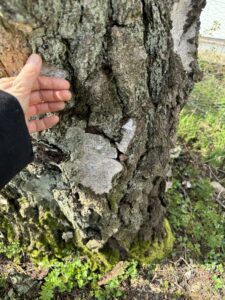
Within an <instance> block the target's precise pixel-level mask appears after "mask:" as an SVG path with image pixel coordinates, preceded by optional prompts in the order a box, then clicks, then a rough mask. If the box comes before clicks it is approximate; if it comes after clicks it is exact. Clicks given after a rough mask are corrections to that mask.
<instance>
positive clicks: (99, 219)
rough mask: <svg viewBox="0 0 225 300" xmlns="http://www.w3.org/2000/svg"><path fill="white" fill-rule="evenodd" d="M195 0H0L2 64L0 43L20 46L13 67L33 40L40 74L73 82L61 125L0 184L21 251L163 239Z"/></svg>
mask: <svg viewBox="0 0 225 300" xmlns="http://www.w3.org/2000/svg"><path fill="white" fill-rule="evenodd" d="M204 4H205V0H180V1H177V0H167V1H165V0H139V1H138V0H130V1H126V0H120V1H118V0H108V1H107V0H105V1H103V0H102V1H101V0H80V1H69V0H68V1H63V0H49V1H43V0H39V1H32V0H31V1H29V0H27V1H26V0H8V1H6V0H3V1H2V2H1V4H0V12H1V15H2V17H1V21H0V22H1V31H0V32H1V36H4V33H8V34H11V35H12V36H14V42H13V43H12V41H11V37H10V36H9V35H7V37H6V36H5V38H3V39H2V38H1V42H0V61H1V64H2V66H4V67H2V68H1V71H2V73H3V74H4V73H5V75H11V74H12V72H13V68H12V65H13V64H8V63H7V60H6V57H7V55H9V54H7V53H8V52H7V50H9V49H7V47H8V48H10V51H9V52H10V53H11V54H10V55H11V56H12V57H15V56H16V57H18V52H17V49H18V47H17V49H14V48H15V47H14V45H15V40H16V41H19V42H18V43H19V45H20V49H21V50H20V51H21V52H22V54H23V53H24V57H22V58H20V59H19V61H20V63H19V65H18V66H17V69H19V68H20V66H21V64H22V63H23V62H24V59H25V58H26V57H27V49H31V48H32V49H33V51H35V52H38V53H40V54H41V55H42V56H43V58H44V60H45V61H46V63H47V64H48V65H47V66H46V67H45V68H44V69H43V73H45V74H46V73H47V74H54V75H56V76H62V77H67V78H69V79H70V81H71V84H72V89H73V93H74V101H73V102H72V103H71V104H70V105H68V106H67V109H66V110H65V112H63V113H62V114H61V119H62V121H61V123H60V125H59V126H57V127H56V128H55V129H54V130H48V131H46V132H44V133H42V134H37V135H35V136H34V138H33V139H34V141H33V142H34V149H35V153H36V159H35V162H34V163H33V164H31V165H29V166H28V168H27V169H26V170H24V171H23V172H21V173H20V174H19V175H18V176H17V177H16V178H15V180H13V181H12V182H11V183H10V184H9V185H8V186H7V187H6V188H5V189H4V190H3V191H2V192H1V194H2V198H0V199H1V208H0V210H1V216H2V217H1V218H2V225H0V226H1V231H2V232H3V234H4V235H7V234H8V238H10V237H11V238H12V237H15V238H17V239H19V240H20V241H21V242H22V243H23V244H24V245H25V244H26V245H29V249H32V250H34V249H37V250H38V251H39V250H40V248H41V247H46V245H48V247H49V249H51V250H52V249H53V248H55V249H56V248H57V249H58V248H60V247H61V248H63V247H65V245H66V244H67V243H71V242H72V244H75V245H78V243H79V247H84V245H85V249H89V250H92V251H99V250H101V251H103V252H104V251H105V252H106V250H107V249H109V248H111V249H114V251H115V250H116V251H119V253H120V256H121V257H125V256H127V255H130V254H131V255H132V254H133V255H134V256H136V257H137V253H136V252H137V251H140V249H139V248H138V246H137V244H138V243H139V244H140V243H142V244H141V245H142V248H143V249H145V250H146V249H147V248H148V247H146V245H148V244H149V245H150V244H152V241H153V240H155V239H158V240H163V239H164V240H165V238H168V235H169V232H168V231H169V229H168V228H167V231H166V230H165V226H164V225H165V224H166V223H165V222H164V223H163V221H164V219H165V214H166V210H167V206H168V203H167V200H166V198H165V195H164V193H165V179H166V174H167V170H168V164H169V157H170V151H171V149H172V148H173V147H174V145H175V141H176V126H177V120H178V115H179V112H180V110H181V108H182V107H183V105H184V104H185V102H186V100H187V98H188V95H189V93H190V91H191V89H192V87H193V82H194V81H195V80H196V79H197V78H198V74H199V70H198V67H197V61H196V58H197V45H198V42H197V37H198V31H199V16H200V12H201V9H202V8H203V6H204ZM15 36H16V38H15ZM7 38H8V40H10V41H11V44H12V45H11V46H9V45H10V44H9V43H10V42H9V41H7V43H6V40H7ZM24 43H25V44H24ZM21 45H22V46H21ZM24 45H25V46H26V47H27V48H24V47H25V46H24ZM13 47H14V48H13ZM9 223H11V224H13V228H12V227H10V224H9ZM163 224H164V225H163ZM47 236H48V238H47ZM143 243H145V244H143ZM146 243H147V244H146ZM81 245H82V246H81ZM143 245H145V246H143ZM135 247H137V248H135ZM135 249H138V250H137V251H136V252H135ZM150 252H151V251H147V250H146V251H145V253H144V256H146V259H148V256H151V253H150ZM140 256H141V254H140Z"/></svg>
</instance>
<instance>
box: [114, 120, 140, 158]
mask: <svg viewBox="0 0 225 300" xmlns="http://www.w3.org/2000/svg"><path fill="white" fill-rule="evenodd" d="M135 131H136V122H135V120H134V119H129V120H128V122H127V123H126V124H124V125H123V127H122V134H123V137H122V139H121V141H120V142H119V143H116V145H117V148H118V150H119V151H120V152H122V153H126V152H127V149H128V147H129V145H130V143H131V141H132V139H133V137H134V135H135Z"/></svg>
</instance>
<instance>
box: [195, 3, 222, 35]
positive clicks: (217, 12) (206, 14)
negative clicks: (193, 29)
mask: <svg viewBox="0 0 225 300" xmlns="http://www.w3.org/2000/svg"><path fill="white" fill-rule="evenodd" d="M215 22H216V23H215ZM215 24H219V25H216V27H218V26H219V27H220V28H216V30H215V31H214V30H213V31H212V30H210V29H211V28H213V26H214V25H215ZM214 27H215V26H214ZM201 34H202V35H203V36H209V37H214V38H220V39H225V0H207V5H206V8H205V9H204V10H203V13H202V16H201Z"/></svg>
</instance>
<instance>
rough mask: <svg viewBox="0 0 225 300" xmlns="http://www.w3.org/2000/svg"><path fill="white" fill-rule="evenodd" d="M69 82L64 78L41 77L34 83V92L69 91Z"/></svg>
mask: <svg viewBox="0 0 225 300" xmlns="http://www.w3.org/2000/svg"><path fill="white" fill-rule="evenodd" d="M69 88H70V83H69V81H67V80H65V79H63V78H56V77H46V76H39V77H38V78H37V80H36V82H35V83H34V86H33V91H37V90H68V89H69Z"/></svg>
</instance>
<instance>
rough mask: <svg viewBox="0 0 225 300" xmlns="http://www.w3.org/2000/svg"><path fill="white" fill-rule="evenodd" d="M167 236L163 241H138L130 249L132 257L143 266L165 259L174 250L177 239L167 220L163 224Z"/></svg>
mask: <svg viewBox="0 0 225 300" xmlns="http://www.w3.org/2000/svg"><path fill="white" fill-rule="evenodd" d="M163 225H164V228H165V231H166V236H165V238H164V239H163V240H162V241H158V240H155V241H154V242H153V243H151V242H143V241H136V242H135V243H134V244H133V246H132V247H131V249H130V255H131V257H133V258H134V259H136V260H137V261H139V262H140V263H141V264H143V265H147V264H150V263H152V262H154V261H157V260H161V259H163V258H165V257H166V256H167V255H168V254H169V253H170V252H171V251H172V249H173V245H174V241H175V238H174V236H173V233H172V230H171V227H170V224H169V222H168V220H167V219H165V220H164V222H163Z"/></svg>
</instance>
